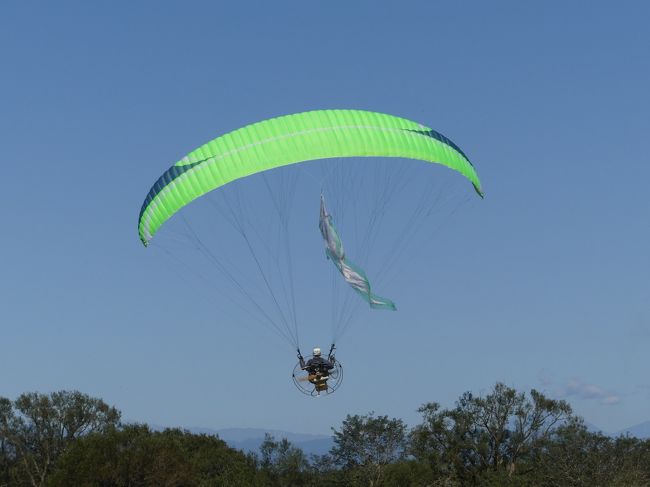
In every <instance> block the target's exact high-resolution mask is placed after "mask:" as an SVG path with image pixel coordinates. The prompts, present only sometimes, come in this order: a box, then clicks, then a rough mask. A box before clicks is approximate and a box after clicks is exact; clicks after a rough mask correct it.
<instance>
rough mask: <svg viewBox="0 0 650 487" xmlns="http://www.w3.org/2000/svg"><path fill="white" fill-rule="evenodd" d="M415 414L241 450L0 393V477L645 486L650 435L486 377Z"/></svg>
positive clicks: (136, 484)
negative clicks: (600, 427) (475, 390)
mask: <svg viewBox="0 0 650 487" xmlns="http://www.w3.org/2000/svg"><path fill="white" fill-rule="evenodd" d="M419 412H420V413H421V415H422V420H421V423H420V424H418V425H417V426H415V427H414V428H411V429H409V428H408V427H407V426H406V424H405V423H404V422H403V421H402V420H401V419H398V418H389V417H387V416H381V415H375V414H374V413H369V414H367V415H353V416H351V415H349V416H348V417H347V418H346V419H345V420H344V421H343V423H342V424H341V425H339V426H338V427H337V428H332V430H333V440H334V446H333V447H332V449H331V450H330V452H329V453H328V454H326V455H322V456H320V455H319V456H315V455H312V456H311V457H307V456H306V455H305V453H304V452H303V451H302V450H300V449H299V448H297V447H296V446H295V445H292V444H291V443H290V442H289V441H287V440H286V439H277V440H276V439H275V438H273V437H271V436H267V437H266V439H265V441H264V442H263V443H262V445H261V447H260V448H259V451H258V452H256V453H253V454H245V453H243V452H241V451H238V450H235V449H232V448H230V447H228V446H227V445H226V443H225V442H223V441H222V440H220V439H219V438H217V437H215V436H209V435H197V434H192V433H189V432H187V431H182V430H179V429H167V430H165V431H162V432H161V431H152V430H151V429H149V427H148V426H146V425H138V424H122V423H121V422H120V412H119V411H118V410H116V409H115V408H113V407H110V406H108V405H107V404H106V403H104V402H103V401H102V400H101V399H97V398H92V397H90V396H88V395H85V394H82V393H80V392H67V391H61V392H56V393H53V394H49V395H45V394H38V393H29V394H23V395H21V396H20V397H18V398H17V399H16V400H14V401H11V400H9V399H6V398H0V487H8V486H16V487H22V486H26V487H27V486H29V487H45V486H50V487H58V486H61V487H63V486H70V487H73V486H74V487H84V486H98V487H127V486H128V487H140V486H142V487H145V486H156V487H158V486H168V487H176V486H178V487H181V486H188V487H189V486H205V487H208V486H278V487H284V486H287V487H288V486H373V487H378V486H400V487H405V486H422V487H424V486H448V487H454V486H531V487H532V486H540V487H545V486H549V487H550V486H648V485H650V440H645V441H643V440H639V439H636V438H630V437H618V438H609V437H607V436H604V435H602V434H600V433H593V432H590V431H588V430H587V428H586V427H585V425H584V423H583V421H582V420H581V419H580V418H579V417H577V416H575V415H574V414H573V413H572V411H571V407H570V406H569V404H568V403H566V402H565V401H556V400H552V399H549V398H547V397H545V396H544V395H543V394H541V393H539V392H537V391H535V390H532V391H530V393H529V394H525V393H522V392H517V391H516V390H514V389H512V388H509V387H507V386H505V385H503V384H496V385H495V387H494V388H493V390H492V391H491V392H490V393H489V394H487V395H484V396H475V395H473V394H471V393H469V392H467V393H465V394H463V395H462V396H461V397H460V398H459V399H458V401H457V402H456V405H455V407H453V408H449V409H445V408H441V407H440V405H439V404H436V403H429V404H425V405H423V406H422V407H421V408H420V409H419Z"/></svg>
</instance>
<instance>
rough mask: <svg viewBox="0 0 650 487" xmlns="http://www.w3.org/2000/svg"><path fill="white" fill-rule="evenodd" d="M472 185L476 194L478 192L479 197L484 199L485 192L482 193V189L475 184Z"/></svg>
mask: <svg viewBox="0 0 650 487" xmlns="http://www.w3.org/2000/svg"><path fill="white" fill-rule="evenodd" d="M472 186H474V191H476V194H478V195H479V196H480V197H481V199H485V193H483V190H482V189H481V188H479V187H478V186H476V185H475V184H472Z"/></svg>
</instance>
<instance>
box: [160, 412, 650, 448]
mask: <svg viewBox="0 0 650 487" xmlns="http://www.w3.org/2000/svg"><path fill="white" fill-rule="evenodd" d="M149 426H150V428H151V429H153V430H158V431H162V430H163V429H165V427H164V426H160V425H149ZM585 426H586V427H587V430H588V431H590V432H592V433H597V432H600V433H602V434H603V435H606V436H610V437H617V436H620V435H627V436H633V437H636V438H639V439H643V440H646V439H650V421H645V422H644V423H640V424H637V425H635V426H630V427H629V428H625V429H622V430H620V431H617V432H615V433H608V432H606V431H603V430H602V429H601V428H599V427H598V426H596V425H594V424H592V423H589V422H585ZM183 429H186V430H188V431H190V432H192V433H195V434H206V435H217V436H219V438H221V439H222V440H223V441H225V442H226V443H227V444H228V446H230V447H231V448H236V449H238V450H242V451H244V452H259V448H260V445H261V444H262V442H263V441H264V435H265V434H267V433H268V434H270V435H272V436H273V437H274V438H275V439H276V440H277V441H279V440H281V439H282V438H286V439H287V440H289V441H290V442H291V443H292V444H293V445H294V446H297V447H298V448H300V449H301V450H302V451H303V452H305V454H306V455H307V456H309V455H312V454H314V455H324V454H326V453H328V452H329V451H330V449H331V448H332V446H334V441H333V439H332V437H331V436H328V435H314V434H306V433H292V432H290V431H282V430H271V429H262V428H225V429H220V430H214V429H210V428H200V427H194V428H183Z"/></svg>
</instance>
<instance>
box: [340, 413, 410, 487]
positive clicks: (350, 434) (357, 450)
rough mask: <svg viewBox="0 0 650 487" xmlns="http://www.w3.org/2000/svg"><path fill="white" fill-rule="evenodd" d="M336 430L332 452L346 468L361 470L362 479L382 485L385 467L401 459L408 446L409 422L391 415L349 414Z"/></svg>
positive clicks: (371, 484) (375, 484)
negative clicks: (390, 416)
mask: <svg viewBox="0 0 650 487" xmlns="http://www.w3.org/2000/svg"><path fill="white" fill-rule="evenodd" d="M332 431H333V432H334V446H333V447H332V450H331V452H330V453H331V455H332V457H333V458H334V461H335V462H336V463H337V464H338V465H340V466H342V467H343V468H346V469H351V470H353V471H355V472H358V473H359V475H360V477H361V478H360V480H361V481H362V482H364V483H367V484H368V485H370V486H371V487H372V486H378V485H380V484H381V482H382V481H383V473H384V470H385V467H386V466H387V465H388V464H390V463H392V462H395V461H398V460H401V459H403V458H404V455H405V448H406V425H405V424H404V422H403V421H402V420H401V419H395V418H393V419H389V418H388V416H376V417H375V416H374V413H372V412H371V413H369V414H367V415H364V416H359V415H354V416H350V415H348V416H347V417H346V418H345V420H344V421H343V424H342V425H341V429H340V430H339V431H337V430H336V429H334V428H332Z"/></svg>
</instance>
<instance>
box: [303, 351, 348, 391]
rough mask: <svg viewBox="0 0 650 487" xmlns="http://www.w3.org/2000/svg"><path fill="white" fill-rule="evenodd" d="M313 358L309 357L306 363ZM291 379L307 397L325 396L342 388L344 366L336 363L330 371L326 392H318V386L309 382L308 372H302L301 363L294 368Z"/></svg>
mask: <svg viewBox="0 0 650 487" xmlns="http://www.w3.org/2000/svg"><path fill="white" fill-rule="evenodd" d="M311 358H313V355H309V356H308V357H307V358H306V359H305V362H307V361H309V359H311ZM291 378H292V379H293V383H294V385H295V386H296V389H298V390H299V391H300V392H302V393H303V394H305V395H306V396H311V397H318V396H320V395H321V393H322V394H324V395H329V394H332V393H333V392H334V391H336V390H337V389H338V388H339V387H341V383H342V382H343V366H342V365H341V362H339V361H338V360H336V361H335V362H334V368H333V369H332V370H330V373H329V379H328V380H327V390H326V391H320V392H319V391H317V390H316V386H314V384H312V383H311V382H309V381H308V380H307V372H305V371H304V370H302V367H300V362H298V363H297V364H296V365H295V366H294V368H293V373H292V374H291Z"/></svg>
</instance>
